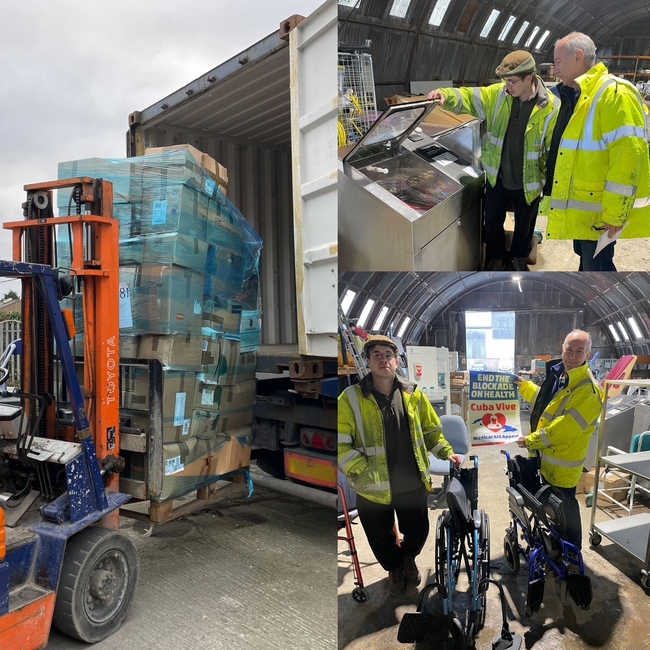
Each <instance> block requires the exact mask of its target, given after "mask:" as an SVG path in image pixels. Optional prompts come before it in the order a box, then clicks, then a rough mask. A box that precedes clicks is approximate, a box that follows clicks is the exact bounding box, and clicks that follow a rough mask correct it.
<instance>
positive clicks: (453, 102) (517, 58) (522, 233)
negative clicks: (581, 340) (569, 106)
mask: <svg viewBox="0 0 650 650" xmlns="http://www.w3.org/2000/svg"><path fill="white" fill-rule="evenodd" d="M496 74H497V76H498V77H500V78H501V79H502V80H503V82H502V83H497V84H492V85H490V86H485V87H478V88H442V89H440V90H433V91H432V92H430V93H429V99H435V100H437V101H439V102H440V104H442V105H444V107H445V108H446V109H448V110H450V111H454V112H456V113H469V114H470V115H473V116H474V117H478V118H479V119H481V120H485V123H486V126H487V139H486V142H485V146H484V147H483V152H482V154H481V164H482V165H483V169H484V170H485V173H486V175H487V180H488V183H487V186H486V195H485V248H486V258H487V265H486V267H485V270H487V271H503V270H505V268H506V264H505V262H504V258H505V256H506V241H505V232H504V229H503V224H504V222H505V218H506V212H507V210H509V209H510V205H511V204H512V206H513V208H514V214H515V232H514V235H513V238H512V245H511V247H510V255H511V257H512V267H513V268H514V270H515V271H528V270H529V269H528V266H527V265H526V258H527V257H528V255H529V254H530V251H531V248H532V244H531V242H532V239H533V234H534V231H535V221H536V219H537V212H538V209H539V202H540V199H541V196H542V188H543V187H544V183H545V181H546V152H547V150H548V148H549V146H550V144H551V136H552V133H553V127H554V125H555V119H556V116H557V111H558V106H559V102H558V101H557V99H556V98H555V96H554V95H552V94H551V93H549V92H548V89H547V88H546V86H545V85H544V82H543V81H542V80H541V78H540V77H538V76H537V75H536V74H535V59H533V57H532V55H531V54H530V52H526V51H525V50H517V51H516V52H510V54H508V55H507V56H506V57H505V58H504V59H503V61H502V62H501V64H500V65H499V67H498V68H497V69H496Z"/></svg>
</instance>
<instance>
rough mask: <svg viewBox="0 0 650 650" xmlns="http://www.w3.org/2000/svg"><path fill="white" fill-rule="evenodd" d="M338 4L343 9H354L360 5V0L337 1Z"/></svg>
mask: <svg viewBox="0 0 650 650" xmlns="http://www.w3.org/2000/svg"><path fill="white" fill-rule="evenodd" d="M339 4H340V5H343V6H344V7H356V6H357V5H360V4H361V0H339Z"/></svg>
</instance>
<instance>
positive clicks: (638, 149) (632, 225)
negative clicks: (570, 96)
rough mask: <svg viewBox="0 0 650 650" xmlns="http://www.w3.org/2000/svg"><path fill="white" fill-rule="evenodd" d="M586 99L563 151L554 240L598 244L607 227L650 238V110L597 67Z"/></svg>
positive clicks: (547, 203)
mask: <svg viewBox="0 0 650 650" xmlns="http://www.w3.org/2000/svg"><path fill="white" fill-rule="evenodd" d="M576 82H577V83H578V84H579V85H580V97H579V98H578V102H577V104H576V107H575V110H574V112H573V115H572V116H571V119H570V120H569V123H568V124H567V127H566V129H565V130H564V133H563V134H562V139H561V141H560V147H559V150H558V156H557V163H556V167H555V175H554V177H553V184H552V194H551V196H550V198H549V197H546V198H545V199H544V202H543V203H542V207H541V210H540V211H541V212H542V213H543V214H546V215H548V226H547V233H546V234H547V237H548V238H549V239H590V240H595V239H598V237H600V235H601V234H602V232H603V228H604V224H606V223H607V224H610V225H612V226H622V225H626V228H625V230H624V231H623V233H622V235H621V237H623V238H637V237H650V159H649V157H648V123H647V111H646V109H645V106H644V104H643V101H642V99H641V96H640V95H639V93H638V91H637V90H636V88H635V87H634V85H633V84H631V83H630V82H628V81H625V80H623V79H620V78H618V77H613V76H610V75H608V74H607V68H606V67H605V66H604V65H603V64H602V63H598V64H597V65H595V66H594V67H593V68H591V70H589V72H587V73H586V74H584V75H582V76H581V77H578V78H577V79H576Z"/></svg>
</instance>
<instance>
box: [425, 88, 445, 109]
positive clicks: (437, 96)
mask: <svg viewBox="0 0 650 650" xmlns="http://www.w3.org/2000/svg"><path fill="white" fill-rule="evenodd" d="M427 97H428V98H429V99H435V100H436V101H437V102H438V103H439V104H440V106H442V105H443V104H444V103H445V96H444V95H443V94H442V93H441V92H440V91H439V90H432V91H431V92H430V93H429V94H428V95H427Z"/></svg>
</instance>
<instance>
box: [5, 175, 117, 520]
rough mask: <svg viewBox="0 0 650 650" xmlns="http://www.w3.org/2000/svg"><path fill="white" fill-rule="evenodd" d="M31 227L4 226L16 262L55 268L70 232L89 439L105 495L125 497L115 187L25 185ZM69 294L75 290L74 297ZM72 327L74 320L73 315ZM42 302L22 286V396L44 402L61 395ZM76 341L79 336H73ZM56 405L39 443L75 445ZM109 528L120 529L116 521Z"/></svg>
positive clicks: (26, 223) (85, 182)
mask: <svg viewBox="0 0 650 650" xmlns="http://www.w3.org/2000/svg"><path fill="white" fill-rule="evenodd" d="M68 188H70V189H71V196H70V201H69V203H68V206H69V210H68V212H74V214H68V215H62V216H54V209H53V206H54V195H53V193H54V191H55V190H59V191H60V190H67V189H68ZM25 191H26V192H27V200H26V202H25V203H24V204H23V214H24V217H25V218H24V220H22V221H17V222H10V223H6V224H5V228H9V229H11V230H12V233H13V259H14V261H16V262H28V263H34V264H47V265H49V266H52V267H54V268H56V266H57V264H56V262H57V255H56V245H57V244H56V238H57V232H56V230H57V227H58V230H59V239H61V238H62V236H61V235H62V233H65V232H66V231H67V233H68V236H69V240H70V252H71V263H70V268H69V269H66V273H68V274H69V275H70V276H71V278H72V280H73V282H74V283H76V285H77V288H78V293H79V294H80V295H81V297H82V301H83V317H84V355H83V367H84V375H83V377H84V381H83V386H84V398H85V406H86V412H87V416H88V421H89V423H90V431H91V432H92V435H93V438H94V442H95V448H96V453H97V458H98V460H99V464H100V466H101V467H105V466H106V464H107V463H109V465H110V470H111V471H110V472H109V476H108V478H107V482H106V490H107V491H109V492H115V491H117V489H118V483H119V475H118V474H117V473H116V472H114V471H113V470H114V469H117V468H118V467H119V465H120V463H119V460H118V457H119V403H120V393H119V233H118V227H117V222H116V221H115V220H114V219H113V218H112V215H113V186H112V184H111V183H109V182H106V181H103V180H101V179H92V178H76V179H71V180H64V181H52V182H48V183H37V184H32V185H26V186H25ZM71 288H72V287H71V286H68V289H71ZM66 320H67V322H68V324H69V327H70V325H72V321H73V319H72V314H70V313H68V314H66ZM47 321H48V316H47V311H46V309H45V306H44V305H43V301H42V299H41V298H40V297H39V296H38V293H37V292H36V291H35V289H34V282H33V280H32V279H31V278H28V279H25V280H23V322H24V323H31V324H32V326H31V327H25V328H24V332H23V354H22V366H21V372H22V377H23V381H22V384H23V391H24V392H30V393H35V394H40V395H52V394H53V392H54V387H53V380H54V363H53V359H54V350H53V341H52V334H51V328H50V327H49V323H48V322H47ZM70 334H72V332H70ZM56 408H57V405H56V403H55V402H54V400H50V402H49V404H48V405H47V408H46V414H45V416H44V417H43V418H42V420H41V431H40V433H39V435H41V436H42V437H48V438H70V433H69V432H68V433H67V435H66V431H65V428H64V427H59V430H57V418H56ZM104 524H105V525H107V526H109V527H111V528H117V527H118V514H117V512H115V513H113V514H112V515H111V517H110V521H105V522H104Z"/></svg>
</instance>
